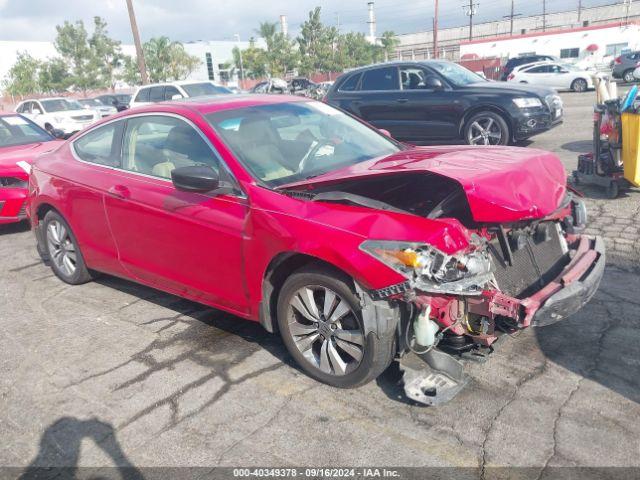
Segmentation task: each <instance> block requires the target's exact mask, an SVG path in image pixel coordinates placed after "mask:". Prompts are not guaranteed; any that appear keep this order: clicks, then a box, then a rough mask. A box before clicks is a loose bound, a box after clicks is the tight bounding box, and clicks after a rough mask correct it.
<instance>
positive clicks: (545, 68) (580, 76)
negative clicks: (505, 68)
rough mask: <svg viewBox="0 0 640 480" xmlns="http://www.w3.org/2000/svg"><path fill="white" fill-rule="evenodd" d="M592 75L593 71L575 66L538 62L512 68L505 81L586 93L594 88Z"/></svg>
mask: <svg viewBox="0 0 640 480" xmlns="http://www.w3.org/2000/svg"><path fill="white" fill-rule="evenodd" d="M593 75H594V72H593V71H590V70H583V69H580V68H578V67H576V66H575V65H570V64H566V63H559V62H540V63H531V64H528V65H522V66H520V67H516V68H514V69H513V71H512V72H511V73H510V74H509V77H508V78H507V81H509V82H514V83H528V84H531V85H541V86H544V87H551V88H555V89H557V90H573V91H574V92H586V91H587V90H589V89H592V88H594V86H593Z"/></svg>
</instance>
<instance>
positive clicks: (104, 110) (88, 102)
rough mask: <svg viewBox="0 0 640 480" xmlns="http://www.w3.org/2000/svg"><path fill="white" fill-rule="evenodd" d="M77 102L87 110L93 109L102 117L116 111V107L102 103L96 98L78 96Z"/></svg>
mask: <svg viewBox="0 0 640 480" xmlns="http://www.w3.org/2000/svg"><path fill="white" fill-rule="evenodd" d="M77 102H78V103H79V104H80V105H82V106H83V107H84V108H86V109H87V110H95V111H96V112H98V113H99V114H100V116H101V117H103V118H104V117H108V116H109V115H113V114H115V113H118V109H117V108H116V107H114V106H109V105H104V104H103V103H102V102H101V101H100V100H98V99H97V98H80V99H78V100H77Z"/></svg>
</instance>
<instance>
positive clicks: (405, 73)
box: [400, 67, 425, 90]
mask: <svg viewBox="0 0 640 480" xmlns="http://www.w3.org/2000/svg"><path fill="white" fill-rule="evenodd" d="M424 79H425V73H424V70H422V69H421V68H416V67H402V68H401V69H400V80H401V81H402V89H403V90H421V89H423V88H425V82H424Z"/></svg>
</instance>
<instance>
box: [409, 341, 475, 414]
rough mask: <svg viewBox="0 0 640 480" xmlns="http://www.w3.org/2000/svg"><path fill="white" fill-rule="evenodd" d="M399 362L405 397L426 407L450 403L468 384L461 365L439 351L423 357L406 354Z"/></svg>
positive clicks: (433, 350)
mask: <svg viewBox="0 0 640 480" xmlns="http://www.w3.org/2000/svg"><path fill="white" fill-rule="evenodd" d="M399 363H400V370H401V371H402V374H403V375H402V381H403V384H404V393H405V395H406V396H407V397H408V398H410V399H411V400H413V401H415V402H418V403H422V404H424V405H430V406H437V405H442V404H444V403H447V402H448V401H450V400H451V399H453V398H454V397H455V396H456V395H457V394H458V393H460V391H461V390H462V389H463V388H464V387H465V386H466V385H467V383H468V381H469V377H467V375H466V374H465V373H464V368H463V365H462V363H460V362H459V361H458V360H456V359H455V358H453V357H452V356H451V355H448V354H446V353H444V352H441V351H439V350H436V349H432V350H431V351H429V352H428V353H425V354H423V355H416V354H415V353H407V354H406V355H404V356H403V357H402V358H401V359H400V362H399Z"/></svg>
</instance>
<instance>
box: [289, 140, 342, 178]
mask: <svg viewBox="0 0 640 480" xmlns="http://www.w3.org/2000/svg"><path fill="white" fill-rule="evenodd" d="M314 143H315V145H314V144H311V148H310V149H309V151H308V152H307V154H306V155H305V156H304V157H303V158H302V160H300V166H299V167H298V173H303V172H304V171H305V170H308V169H309V166H310V164H311V163H312V159H314V158H316V155H317V154H318V152H319V151H320V150H321V149H322V148H323V147H327V146H331V147H333V146H335V144H334V143H333V142H332V141H330V140H321V141H319V142H314Z"/></svg>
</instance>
